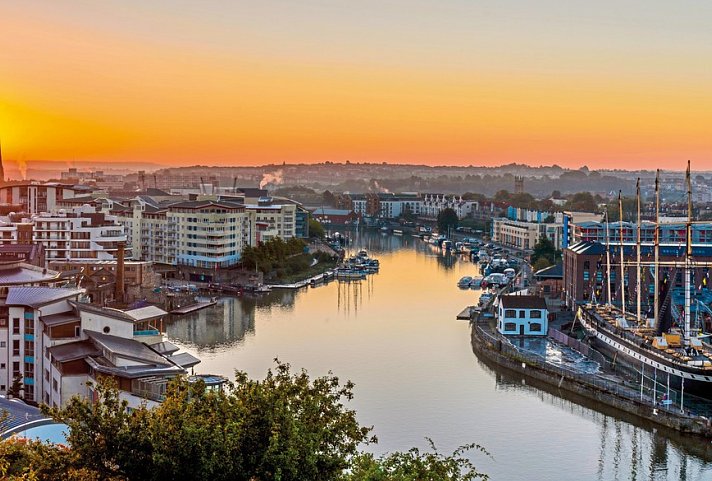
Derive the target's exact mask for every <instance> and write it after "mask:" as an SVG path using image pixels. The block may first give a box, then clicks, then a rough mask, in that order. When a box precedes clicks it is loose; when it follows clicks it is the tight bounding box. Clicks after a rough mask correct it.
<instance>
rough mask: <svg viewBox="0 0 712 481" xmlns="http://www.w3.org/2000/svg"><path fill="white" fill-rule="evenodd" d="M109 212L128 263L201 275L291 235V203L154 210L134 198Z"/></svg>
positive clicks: (203, 203)
mask: <svg viewBox="0 0 712 481" xmlns="http://www.w3.org/2000/svg"><path fill="white" fill-rule="evenodd" d="M111 212H112V213H114V214H115V215H116V217H117V220H118V222H119V223H121V224H122V225H123V227H124V228H125V230H126V232H127V240H128V243H129V245H130V246H131V249H132V252H133V257H134V259H141V260H146V261H152V262H157V263H161V264H169V265H185V266H190V267H197V268H203V269H218V268H224V267H230V266H233V265H235V264H237V263H238V262H239V261H240V257H241V255H242V250H243V249H244V248H245V247H246V246H248V245H250V246H254V245H256V244H257V242H260V241H268V240H270V239H273V238H275V237H281V238H283V239H288V238H290V237H295V236H296V232H297V206H296V205H295V204H293V203H284V204H273V203H271V202H259V203H257V204H242V203H238V202H234V201H231V200H222V199H221V200H218V199H216V198H206V199H203V200H195V201H184V202H177V203H168V204H158V203H152V202H147V200H146V199H144V198H140V197H137V198H136V199H133V200H131V202H130V203H129V206H128V207H119V206H114V209H113V210H112V211H111Z"/></svg>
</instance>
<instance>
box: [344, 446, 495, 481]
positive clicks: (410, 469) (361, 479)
mask: <svg viewBox="0 0 712 481" xmlns="http://www.w3.org/2000/svg"><path fill="white" fill-rule="evenodd" d="M428 441H430V440H428ZM430 447H431V449H432V452H425V453H423V452H421V451H420V450H419V449H418V448H413V449H411V450H409V451H407V452H395V453H392V454H388V455H385V456H382V457H379V458H376V457H374V456H373V455H372V454H370V453H369V454H362V455H360V456H358V457H357V458H356V459H355V461H354V466H353V468H352V471H351V472H350V473H349V474H348V475H347V476H346V477H345V478H344V481H396V480H397V481H421V480H433V481H437V480H443V481H446V480H449V481H471V480H474V479H483V480H487V479H489V477H488V476H487V475H485V474H482V473H478V472H477V470H476V469H475V466H474V465H473V464H472V462H471V461H470V460H469V459H466V458H464V457H463V456H462V455H463V454H464V453H465V452H467V451H469V450H472V449H475V450H478V451H481V452H483V453H485V454H488V453H487V451H485V450H484V449H483V448H482V447H481V446H478V445H476V444H470V445H467V446H462V447H459V448H457V449H456V450H455V452H453V453H452V454H451V455H448V456H445V455H443V454H440V453H439V452H438V451H437V449H436V448H435V445H434V444H433V442H432V441H430Z"/></svg>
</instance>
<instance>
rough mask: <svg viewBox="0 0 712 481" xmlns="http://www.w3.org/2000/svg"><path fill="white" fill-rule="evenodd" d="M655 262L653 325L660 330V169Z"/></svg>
mask: <svg viewBox="0 0 712 481" xmlns="http://www.w3.org/2000/svg"><path fill="white" fill-rule="evenodd" d="M654 240H655V260H654V263H653V268H654V274H653V277H654V278H655V289H654V291H653V292H654V295H655V297H654V301H653V302H654V304H655V306H654V307H653V323H654V324H653V325H654V326H655V328H656V329H657V328H658V317H659V316H660V305H659V301H660V300H659V296H660V294H659V293H658V289H660V279H659V275H660V272H659V269H660V266H659V265H658V262H659V261H660V169H658V170H657V171H656V172H655V239H654Z"/></svg>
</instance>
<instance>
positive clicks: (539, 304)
mask: <svg viewBox="0 0 712 481" xmlns="http://www.w3.org/2000/svg"><path fill="white" fill-rule="evenodd" d="M499 299H500V302H501V303H502V307H504V308H505V309H509V308H514V309H546V301H545V300H544V299H543V298H542V297H537V296H517V295H506V296H500V298H499Z"/></svg>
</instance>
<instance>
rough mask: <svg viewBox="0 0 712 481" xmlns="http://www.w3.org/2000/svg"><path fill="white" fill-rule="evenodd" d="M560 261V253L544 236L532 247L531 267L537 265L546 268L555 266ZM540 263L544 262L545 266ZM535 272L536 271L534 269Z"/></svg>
mask: <svg viewBox="0 0 712 481" xmlns="http://www.w3.org/2000/svg"><path fill="white" fill-rule="evenodd" d="M560 259H561V251H557V250H556V247H555V246H554V243H553V242H552V241H551V239H549V238H548V237H546V236H544V235H543V236H541V237H540V238H539V242H537V243H536V245H535V246H534V252H533V253H532V255H531V263H532V267H533V268H535V267H536V266H537V265H539V266H543V267H540V269H543V268H544V267H548V266H551V265H554V264H556V263H557V262H558V261H559V260H560ZM542 261H546V265H544V263H543V262H542ZM535 270H538V269H536V268H535Z"/></svg>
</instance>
